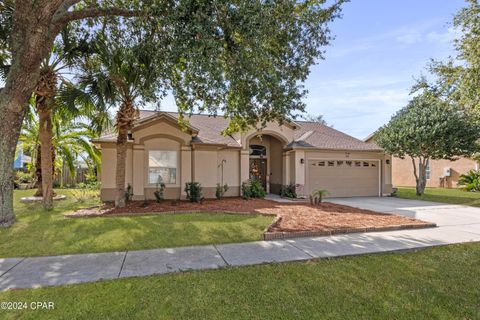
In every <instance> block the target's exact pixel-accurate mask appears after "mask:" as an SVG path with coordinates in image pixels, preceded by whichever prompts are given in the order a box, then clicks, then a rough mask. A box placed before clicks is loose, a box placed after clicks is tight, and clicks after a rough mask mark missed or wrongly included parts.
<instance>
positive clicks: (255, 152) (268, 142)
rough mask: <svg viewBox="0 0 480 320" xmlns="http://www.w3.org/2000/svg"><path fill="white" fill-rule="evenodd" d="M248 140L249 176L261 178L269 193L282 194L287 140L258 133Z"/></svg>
mask: <svg viewBox="0 0 480 320" xmlns="http://www.w3.org/2000/svg"><path fill="white" fill-rule="evenodd" d="M247 141H248V146H247V147H248V150H249V178H250V179H257V180H259V181H260V182H261V183H262V185H263V187H264V189H265V190H266V191H267V192H268V193H275V194H280V191H281V188H282V185H283V180H284V177H283V175H284V163H283V161H284V160H283V158H284V157H283V149H284V147H285V145H286V140H283V139H281V138H279V137H275V136H273V135H271V134H257V135H254V136H252V137H251V138H250V139H248V140H247Z"/></svg>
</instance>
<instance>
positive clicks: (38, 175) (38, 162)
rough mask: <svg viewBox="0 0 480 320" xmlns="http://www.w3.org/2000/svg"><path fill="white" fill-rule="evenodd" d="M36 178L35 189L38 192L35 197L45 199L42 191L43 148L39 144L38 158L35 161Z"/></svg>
mask: <svg viewBox="0 0 480 320" xmlns="http://www.w3.org/2000/svg"><path fill="white" fill-rule="evenodd" d="M35 177H36V182H35V187H36V188H37V191H36V192H35V194H34V196H35V197H43V191H42V148H41V146H40V144H38V147H37V157H36V159H35Z"/></svg>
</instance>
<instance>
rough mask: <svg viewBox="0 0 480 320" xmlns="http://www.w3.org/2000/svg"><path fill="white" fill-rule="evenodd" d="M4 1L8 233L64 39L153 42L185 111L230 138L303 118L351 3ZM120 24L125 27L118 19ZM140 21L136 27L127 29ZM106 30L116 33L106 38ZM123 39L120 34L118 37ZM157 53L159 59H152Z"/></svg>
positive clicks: (0, 95) (2, 203) (1, 57)
mask: <svg viewBox="0 0 480 320" xmlns="http://www.w3.org/2000/svg"><path fill="white" fill-rule="evenodd" d="M325 2H326V1H325V0H317V1H307V0H305V1H297V0H279V1H265V0H243V1H242V0H238V1H227V0H214V1H200V0H180V1H171V0H151V1H133V0H130V1H129V0H113V1H103V0H23V1H20V0H16V1H15V0H5V1H3V2H2V3H1V4H0V6H2V7H1V8H0V9H1V13H0V24H1V26H0V64H1V66H2V70H6V72H4V73H6V79H5V86H4V88H3V89H2V90H1V92H0V225H10V224H11V223H13V221H14V213H13V192H12V163H13V159H14V154H15V146H16V143H17V139H18V136H19V131H20V128H21V124H22V121H23V117H24V113H25V109H26V106H27V103H28V99H29V98H30V96H31V95H32V92H33V91H34V89H35V86H36V84H37V83H38V80H39V78H40V66H41V62H42V60H43V59H45V57H47V56H48V54H49V52H51V49H52V45H53V43H54V41H55V38H56V37H57V35H58V34H59V32H60V31H61V30H62V29H63V28H65V26H66V25H68V24H72V23H73V24H75V25H76V27H77V28H78V29H77V30H79V32H84V33H86V34H89V35H92V37H94V35H95V34H97V33H104V34H106V35H107V37H108V35H109V34H115V33H117V34H123V36H124V37H128V36H132V37H143V36H149V37H150V40H151V41H152V43H157V44H158V46H157V49H158V50H157V51H155V52H156V55H155V56H154V58H155V59H157V61H158V64H159V66H161V67H162V68H164V71H165V72H166V73H167V74H168V75H169V77H168V81H165V82H166V83H167V85H169V86H170V87H171V89H172V90H173V92H174V94H175V97H176V100H177V104H178V106H179V111H181V112H189V111H192V110H195V109H197V110H200V111H209V112H210V113H213V114H216V113H217V112H219V111H220V112H222V113H223V114H225V115H226V116H228V117H230V118H231V119H232V122H231V125H230V127H229V128H228V130H226V133H228V132H232V131H236V130H241V129H245V128H246V127H247V126H249V125H254V124H256V123H257V122H258V121H260V122H263V123H265V122H266V121H272V120H278V121H282V120H284V119H285V118H286V117H287V116H290V115H292V112H293V111H295V110H300V111H302V110H303V109H304V105H303V103H302V101H301V98H302V96H303V95H304V94H305V92H304V90H303V88H302V86H301V81H303V80H305V79H306V77H307V75H308V72H309V67H310V66H311V65H312V64H313V63H315V61H316V60H317V59H319V58H322V57H323V56H322V53H323V51H322V50H323V49H322V48H323V46H325V45H326V44H328V43H329V40H330V37H329V32H328V28H327V23H328V22H330V21H331V20H332V19H334V18H336V17H337V16H338V14H339V7H340V3H341V2H343V1H342V0H338V1H336V2H334V3H333V4H332V5H331V6H327V5H325ZM119 17H120V18H119ZM128 17H136V18H134V19H126V18H128ZM105 30H107V31H105ZM118 31H120V32H118ZM155 52H153V51H152V52H151V53H152V54H153V53H155Z"/></svg>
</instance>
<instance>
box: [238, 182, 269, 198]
mask: <svg viewBox="0 0 480 320" xmlns="http://www.w3.org/2000/svg"><path fill="white" fill-rule="evenodd" d="M266 195H267V193H266V192H265V190H264V189H263V187H262V184H261V182H260V181H259V180H256V179H255V180H249V181H245V182H243V183H242V196H243V198H244V199H250V198H265V196H266Z"/></svg>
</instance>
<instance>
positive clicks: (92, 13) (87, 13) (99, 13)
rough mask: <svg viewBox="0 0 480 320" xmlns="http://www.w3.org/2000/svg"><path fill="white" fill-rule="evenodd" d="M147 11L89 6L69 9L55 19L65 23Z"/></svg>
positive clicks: (135, 15) (135, 14) (130, 15)
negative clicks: (73, 9) (87, 7)
mask: <svg viewBox="0 0 480 320" xmlns="http://www.w3.org/2000/svg"><path fill="white" fill-rule="evenodd" d="M145 14H146V12H145V11H134V10H128V9H122V8H114V7H111V8H89V9H82V10H78V11H67V12H65V13H63V14H60V15H59V16H57V17H56V18H55V19H54V21H53V22H54V23H55V24H57V25H62V26H63V25H65V24H67V23H69V22H70V21H74V20H82V19H87V18H97V17H107V16H118V17H139V16H143V15H145Z"/></svg>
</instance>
